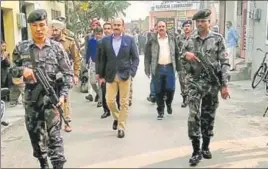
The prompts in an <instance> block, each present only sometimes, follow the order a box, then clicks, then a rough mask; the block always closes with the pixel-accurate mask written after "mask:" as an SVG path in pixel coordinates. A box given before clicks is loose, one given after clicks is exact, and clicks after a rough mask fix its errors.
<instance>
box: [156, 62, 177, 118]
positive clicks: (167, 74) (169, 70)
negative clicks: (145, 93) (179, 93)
mask: <svg viewBox="0 0 268 169" xmlns="http://www.w3.org/2000/svg"><path fill="white" fill-rule="evenodd" d="M175 81H176V78H175V72H174V70H173V66H172V64H168V65H158V68H157V72H156V76H155V92H156V103H157V111H158V113H159V114H164V109H165V101H164V96H165V95H166V97H167V99H166V105H167V106H171V103H172V101H173V97H174V93H175Z"/></svg>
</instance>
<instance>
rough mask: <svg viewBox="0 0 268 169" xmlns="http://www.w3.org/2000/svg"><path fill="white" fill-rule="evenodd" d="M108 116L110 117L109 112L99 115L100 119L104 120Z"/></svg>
mask: <svg viewBox="0 0 268 169" xmlns="http://www.w3.org/2000/svg"><path fill="white" fill-rule="evenodd" d="M110 115H111V113H110V112H109V111H106V112H104V113H103V115H101V118H102V119H105V118H107V117H109V116H110Z"/></svg>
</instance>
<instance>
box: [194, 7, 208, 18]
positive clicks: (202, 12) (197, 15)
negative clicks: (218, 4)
mask: <svg viewBox="0 0 268 169" xmlns="http://www.w3.org/2000/svg"><path fill="white" fill-rule="evenodd" d="M210 15H211V10H209V9H203V10H200V11H198V12H196V13H195V14H194V16H193V18H192V20H197V19H207V18H208V17H209V16H210Z"/></svg>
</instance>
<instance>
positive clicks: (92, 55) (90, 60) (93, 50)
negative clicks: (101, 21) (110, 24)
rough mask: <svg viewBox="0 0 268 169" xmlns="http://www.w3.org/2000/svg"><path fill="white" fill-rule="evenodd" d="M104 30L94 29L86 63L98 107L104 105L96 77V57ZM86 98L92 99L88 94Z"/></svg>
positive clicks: (89, 41)
mask: <svg viewBox="0 0 268 169" xmlns="http://www.w3.org/2000/svg"><path fill="white" fill-rule="evenodd" d="M102 36H103V30H102V28H101V27H97V28H96V29H94V34H93V35H92V37H91V38H89V39H88V47H87V51H86V63H87V64H89V74H90V75H89V76H90V84H91V87H92V88H93V90H94V91H95V93H96V96H95V102H98V104H97V107H102V97H101V96H102V94H101V93H102V92H101V87H100V86H99V83H98V80H97V77H96V65H95V64H96V60H97V59H96V58H97V43H98V41H99V40H101V39H102ZM86 99H88V100H90V99H89V98H88V96H87V97H86Z"/></svg>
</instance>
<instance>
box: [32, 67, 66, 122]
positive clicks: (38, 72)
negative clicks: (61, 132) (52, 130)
mask: <svg viewBox="0 0 268 169" xmlns="http://www.w3.org/2000/svg"><path fill="white" fill-rule="evenodd" d="M34 75H35V77H36V79H37V81H38V82H39V83H41V85H42V86H43V88H44V90H45V91H46V95H47V96H48V97H49V98H50V101H51V103H52V105H54V106H55V107H56V108H57V110H58V111H59V114H60V118H61V120H63V121H64V123H65V124H66V125H67V126H69V123H68V121H67V120H66V119H65V118H64V116H63V114H64V112H63V109H62V107H61V105H59V106H56V105H57V104H58V103H59V98H58V96H57V94H56V92H55V90H54V89H53V87H52V86H51V85H50V84H49V81H48V80H47V76H46V75H45V74H44V73H43V71H42V69H41V68H39V67H36V68H34Z"/></svg>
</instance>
